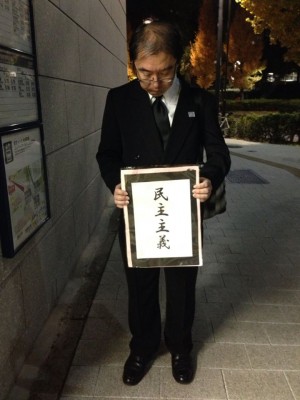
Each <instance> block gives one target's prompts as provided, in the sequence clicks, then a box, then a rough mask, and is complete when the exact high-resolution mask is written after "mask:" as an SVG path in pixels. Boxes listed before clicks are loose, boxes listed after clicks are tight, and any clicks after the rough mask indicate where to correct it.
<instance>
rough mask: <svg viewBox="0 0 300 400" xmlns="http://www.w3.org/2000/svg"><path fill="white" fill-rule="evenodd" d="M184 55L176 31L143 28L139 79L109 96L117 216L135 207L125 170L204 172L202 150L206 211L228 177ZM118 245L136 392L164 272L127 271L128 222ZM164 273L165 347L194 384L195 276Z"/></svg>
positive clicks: (193, 272) (111, 184)
mask: <svg viewBox="0 0 300 400" xmlns="http://www.w3.org/2000/svg"><path fill="white" fill-rule="evenodd" d="M182 52H183V49H182V46H181V38H180V35H179V32H178V30H177V29H176V28H175V27H174V26H173V25H171V24H169V23H166V22H158V21H157V22H152V23H150V24H144V25H142V26H140V27H139V28H138V29H137V31H136V32H135V33H134V34H133V37H132V40H131V43H130V47H129V53H130V58H131V62H132V67H133V69H134V71H135V74H136V76H137V79H135V80H133V81H131V82H129V83H127V84H125V85H123V86H121V87H118V88H115V89H112V90H110V91H109V93H108V96H107V101H106V106H105V112H104V117H103V125H102V137H101V142H100V146H99V150H98V153H97V160H98V163H99V167H100V171H101V174H102V177H103V179H104V181H105V183H106V185H107V186H108V188H109V189H110V190H111V192H112V193H113V195H114V202H115V205H116V206H117V207H118V208H123V207H124V206H126V205H127V204H128V203H129V201H130V199H129V197H128V193H127V192H125V191H123V190H122V189H121V186H120V169H121V168H123V167H146V166H154V165H155V166H158V165H180V164H181V165H187V164H197V163H198V164H203V149H205V153H206V159H207V161H206V163H205V164H204V165H203V166H202V168H201V177H200V183H199V184H197V185H195V186H194V188H193V193H192V196H193V197H194V198H195V199H200V201H201V202H202V203H204V202H205V201H206V200H207V199H208V198H209V197H210V195H211V193H212V191H213V190H216V189H217V188H218V186H219V185H220V183H221V182H222V181H223V180H224V177H225V175H226V174H227V172H228V171H229V168H230V156H229V152H228V149H227V146H226V145H225V142H224V139H223V137H222V134H221V132H220V128H219V125H218V119H217V108H216V106H215V100H214V98H213V96H211V95H210V94H208V93H207V92H206V91H204V90H202V89H200V88H191V87H190V86H189V85H188V84H187V83H185V82H184V81H183V80H181V79H179V77H178V76H177V68H178V65H179V62H180V59H181V56H182ZM199 99H200V101H199ZM157 105H158V110H156V106H157ZM157 113H158V114H159V115H158V116H157ZM164 114H166V115H165V116H166V119H167V121H166V119H164ZM163 119H164V121H162V120H163ZM161 122H162V123H163V124H164V126H163V127H161ZM167 125H168V126H167ZM204 204H205V203H204ZM119 240H120V246H121V250H122V255H123V261H124V264H125V271H126V278H127V284H128V295H129V304H128V314H129V315H128V317H129V327H130V330H131V334H132V339H131V341H130V355H129V357H128V359H127V361H126V362H125V365H124V371H123V382H124V383H125V384H128V385H135V384H137V383H139V382H140V381H141V379H142V378H143V377H144V375H145V374H146V372H147V371H148V369H149V368H150V365H151V362H152V361H153V359H154V357H155V354H156V353H157V351H158V348H159V346H160V341H161V315H160V306H159V274H160V270H161V269H160V268H128V266H127V261H126V246H125V232H124V222H123V220H121V223H120V230H119ZM163 270H164V273H165V281H166V319H165V327H164V339H165V344H166V346H167V348H168V350H169V351H170V353H171V362H172V373H173V376H174V378H175V380H176V381H177V382H179V383H182V384H186V383H190V382H191V381H192V380H193V376H194V366H193V362H192V358H191V350H192V346H193V343H192V334H191V330H192V324H193V319H194V310H195V285H196V277H197V271H198V269H197V267H174V268H173V267H171V268H170V267H168V268H164V269H163Z"/></svg>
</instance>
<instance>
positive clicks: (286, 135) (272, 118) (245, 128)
mask: <svg viewBox="0 0 300 400" xmlns="http://www.w3.org/2000/svg"><path fill="white" fill-rule="evenodd" d="M228 121H229V124H230V129H229V130H228V131H227V133H226V136H227V137H236V138H239V139H245V140H250V141H255V142H267V143H277V144H296V143H298V144H299V143H300V113H296V112H294V113H268V114H256V113H246V114H239V115H238V114H231V115H229V117H228Z"/></svg>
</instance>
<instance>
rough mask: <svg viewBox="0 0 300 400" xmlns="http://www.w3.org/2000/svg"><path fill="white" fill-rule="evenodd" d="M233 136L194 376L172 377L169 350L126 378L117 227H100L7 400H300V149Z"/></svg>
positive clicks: (207, 269)
mask: <svg viewBox="0 0 300 400" xmlns="http://www.w3.org/2000/svg"><path fill="white" fill-rule="evenodd" d="M227 141H228V144H229V146H230V150H231V154H232V169H231V173H230V175H229V176H228V179H227V200H228V207H227V212H226V214H223V215H221V216H219V217H215V218H213V219H211V220H209V221H206V222H205V230H204V242H205V243H204V267H202V268H201V269H200V270H199V275H198V283H197V311H196V319H195V324H194V340H195V347H194V355H195V358H196V360H197V370H196V374H195V380H194V381H193V383H192V384H190V385H180V384H178V383H176V382H175V381H174V379H173V378H172V373H171V366H170V356H169V354H168V353H167V352H166V351H165V349H164V347H163V345H162V348H161V353H160V355H159V357H158V358H157V359H156V361H155V362H154V365H153V367H152V368H151V370H150V371H149V373H148V374H147V375H146V377H145V378H144V379H143V380H142V382H141V383H140V384H139V385H137V386H135V387H128V386H125V385H124V384H123V383H122V379H121V376H122V370H123V364H124V361H125V360H126V358H127V355H128V341H129V338H130V335H129V331H128V327H127V311H126V308H127V293H126V283H125V279H124V273H123V270H122V265H121V261H120V254H119V250H118V244H117V240H115V242H114V245H113V248H112V251H111V252H110V253H109V251H110V244H111V243H112V242H113V240H114V238H115V223H113V225H114V226H113V227H112V229H110V230H109V232H107V233H105V232H104V233H103V229H101V226H102V225H101V224H99V226H100V229H99V232H102V233H101V235H102V236H101V235H100V237H98V238H97V237H96V238H95V239H94V240H93V241H91V243H90V246H89V247H90V248H89V249H88V250H87V253H86V254H84V255H83V260H82V265H83V266H85V265H87V266H88V267H87V269H88V270H89V271H88V273H87V275H86V273H85V272H84V271H85V267H84V268H83V270H82V271H81V272H80V273H79V274H77V275H76V274H75V277H74V278H73V279H72V280H70V283H69V284H68V285H67V290H66V293H64V294H63V295H62V298H61V299H60V302H59V304H58V307H57V308H56V309H55V310H54V312H53V313H52V316H50V318H49V321H48V322H47V324H46V326H45V328H44V329H43V331H42V333H41V335H40V337H39V338H38V340H37V341H36V344H35V346H34V348H33V351H32V353H31V354H30V355H29V357H28V359H27V362H26V363H25V365H24V367H23V369H22V371H21V373H20V376H19V378H18V380H17V383H16V386H15V387H14V388H13V390H12V392H11V395H10V397H9V400H57V399H58V398H59V399H60V400H105V399H106V400H108V399H110V400H117V399H137V400H140V399H143V400H150V399H152V400H156V399H168V400H175V399H176V400H180V399H194V400H197V399H198V400H300V246H299V243H300V185H299V178H300V147H299V146H297V147H296V146H293V147H290V146H276V145H263V144H255V143H249V142H243V141H237V140H232V139H227ZM109 214H110V211H109V210H108V215H109ZM101 237H102V238H101ZM101 241H102V244H101V246H99V243H101ZM97 248H100V249H102V250H101V251H100V252H98V254H97V255H96V258H95V259H93V257H94V254H95V252H96V253H97V251H96V250H95V249H97ZM89 258H90V259H91V260H92V261H89ZM107 260H108V261H107ZM106 261H107V262H106ZM89 265H91V266H89ZM105 265H106V267H105V268H104V266H105ZM103 270H104V273H103V275H102V278H101V274H102V271H103ZM100 278H101V279H100ZM99 280H100V284H99V286H98V287H97V282H98V281H99ZM95 291H96V296H95V297H93V296H94V293H95ZM161 302H162V308H163V307H164V285H163V275H162V283H161ZM90 306H91V307H90ZM81 332H82V334H81ZM74 349H75V353H73V352H74ZM73 354H74V357H72V356H73ZM70 364H71V365H70ZM69 366H70V368H69ZM65 378H66V380H65V381H64V379H65ZM63 383H64V384H63ZM62 388H63V389H62ZM61 389H62V390H61ZM58 393H60V395H59V394H58Z"/></svg>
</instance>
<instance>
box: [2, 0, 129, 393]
mask: <svg viewBox="0 0 300 400" xmlns="http://www.w3.org/2000/svg"><path fill="white" fill-rule="evenodd" d="M31 6H32V11H33V26H34V38H35V47H36V60H37V74H38V86H39V93H40V104H41V118H42V125H43V133H44V149H45V164H46V171H47V180H48V190H49V206H50V212H51V214H50V218H49V219H48V220H47V221H46V223H45V224H44V225H43V226H42V227H41V228H40V229H39V230H38V231H37V232H36V233H35V234H34V235H33V236H32V237H31V238H30V240H29V241H28V242H27V243H26V244H25V245H24V246H23V247H22V248H21V249H20V250H19V251H18V252H17V253H16V254H15V256H14V257H12V258H6V257H4V256H1V257H0V315H1V319H0V365H1V367H0V387H1V390H0V400H4V399H5V398H6V396H7V394H8V393H9V391H10V388H11V387H12V385H13V383H14V381H15V379H16V376H17V375H18V372H19V371H20V369H21V367H22V365H23V363H24V361H25V359H26V356H27V354H28V353H29V351H30V349H31V347H32V345H33V343H34V341H35V339H36V338H37V336H38V334H39V332H40V331H41V329H42V327H43V325H44V324H45V322H46V320H47V318H48V317H49V315H50V314H51V311H52V310H53V308H54V306H55V304H56V303H57V300H58V298H59V296H60V295H61V293H62V291H63V289H64V287H65V286H66V284H67V282H68V280H69V278H70V276H71V275H72V272H73V271H74V269H75V268H76V264H77V263H78V260H79V259H80V256H81V254H82V253H83V252H84V250H85V248H86V247H87V246H88V244H89V241H90V239H91V237H92V235H93V233H94V231H95V228H96V226H97V225H98V224H99V221H101V218H102V216H103V213H104V212H105V210H107V208H108V207H109V203H110V202H111V195H110V193H109V192H108V190H107V189H106V187H105V186H104V183H103V182H102V180H101V177H100V174H99V170H98V165H97V163H96V159H95V154H96V151H97V147H98V144H99V140H100V136H101V121H102V115H103V109H104V104H105V98H106V95H107V91H108V90H109V88H111V87H114V86H118V85H120V84H123V83H125V82H126V80H127V50H126V4H125V0H32V2H31ZM110 208H111V207H110ZM103 229H105V226H104V227H103Z"/></svg>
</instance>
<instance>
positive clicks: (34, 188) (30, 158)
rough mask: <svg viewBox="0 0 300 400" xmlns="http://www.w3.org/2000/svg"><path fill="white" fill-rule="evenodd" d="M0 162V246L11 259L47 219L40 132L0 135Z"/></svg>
mask: <svg viewBox="0 0 300 400" xmlns="http://www.w3.org/2000/svg"><path fill="white" fill-rule="evenodd" d="M0 159H1V164H2V165H1V171H2V174H1V203H2V204H1V208H2V210H1V211H2V212H1V214H2V220H1V242H2V248H3V255H4V256H7V257H12V256H13V255H14V254H15V253H16V251H17V250H18V249H19V248H20V247H21V246H22V244H24V243H25V242H26V240H27V239H28V238H29V237H30V236H32V234H33V233H34V232H36V231H37V229H39V228H40V227H41V226H42V225H43V224H44V222H45V221H46V220H47V219H48V218H49V207H48V196H47V190H46V187H47V186H46V179H45V178H46V177H45V170H44V164H43V150H42V142H41V133H40V129H39V128H33V129H28V130H22V131H18V132H14V133H9V134H6V135H2V136H1V158H0ZM3 175H4V176H3ZM2 200H3V201H2Z"/></svg>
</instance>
